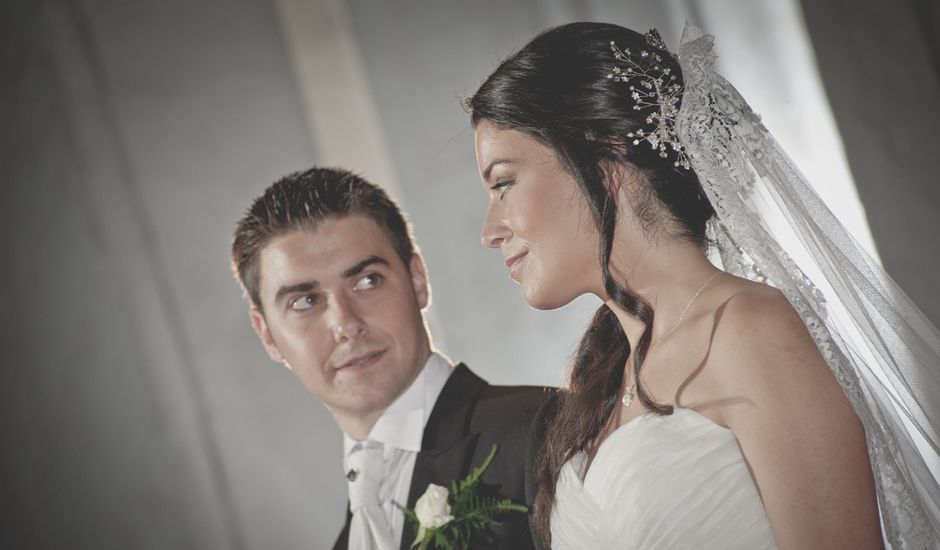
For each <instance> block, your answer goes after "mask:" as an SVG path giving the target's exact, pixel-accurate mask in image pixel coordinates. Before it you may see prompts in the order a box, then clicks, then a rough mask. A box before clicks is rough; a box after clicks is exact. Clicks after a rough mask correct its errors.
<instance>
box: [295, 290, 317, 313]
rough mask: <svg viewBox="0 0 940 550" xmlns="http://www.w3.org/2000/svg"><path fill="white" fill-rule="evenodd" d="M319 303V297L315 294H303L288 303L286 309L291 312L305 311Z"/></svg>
mask: <svg viewBox="0 0 940 550" xmlns="http://www.w3.org/2000/svg"><path fill="white" fill-rule="evenodd" d="M319 303H320V297H319V296H317V295H316V294H304V295H303V296H298V297H297V298H294V299H293V300H291V301H290V303H289V304H288V307H289V308H290V309H291V311H306V310H308V309H310V308H312V307H314V306H316V305H317V304H319Z"/></svg>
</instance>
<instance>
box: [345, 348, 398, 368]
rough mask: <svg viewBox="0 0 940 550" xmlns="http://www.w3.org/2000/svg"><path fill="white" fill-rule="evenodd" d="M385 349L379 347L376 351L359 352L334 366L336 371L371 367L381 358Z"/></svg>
mask: <svg viewBox="0 0 940 550" xmlns="http://www.w3.org/2000/svg"><path fill="white" fill-rule="evenodd" d="M386 351H388V350H387V349H381V350H377V351H370V352H368V353H361V354H359V355H356V356H354V357H351V358H350V359H347V360H346V361H344V362H343V363H341V364H340V365H338V366H337V367H336V370H337V371H344V370H345V371H353V370H362V369H366V368H369V367H371V366H372V365H374V364H375V363H377V362H378V360H379V359H381V358H382V357H383V356H384V355H385V352H386Z"/></svg>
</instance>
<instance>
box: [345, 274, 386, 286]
mask: <svg viewBox="0 0 940 550" xmlns="http://www.w3.org/2000/svg"><path fill="white" fill-rule="evenodd" d="M384 280H385V278H384V277H383V276H382V275H380V274H378V273H369V274H368V275H366V276H364V277H362V278H360V279H359V280H358V281H356V285H355V286H354V287H353V290H369V289H370V288H375V287H377V286H379V285H380V284H382V281H384Z"/></svg>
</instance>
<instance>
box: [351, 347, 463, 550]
mask: <svg viewBox="0 0 940 550" xmlns="http://www.w3.org/2000/svg"><path fill="white" fill-rule="evenodd" d="M453 371H454V367H453V365H452V364H451V363H450V361H449V360H448V359H447V358H446V357H444V356H443V355H440V354H438V353H436V352H435V353H431V356H430V357H429V358H428V361H427V363H425V365H424V368H423V369H421V372H420V373H418V376H417V378H415V381H414V382H412V384H411V386H409V387H408V389H406V390H405V391H404V392H403V393H402V394H401V395H399V396H398V398H397V399H396V400H395V401H393V402H392V404H391V405H389V407H388V408H387V409H385V412H384V413H382V416H381V417H380V418H379V420H378V421H377V422H376V423H375V426H373V427H372V430H371V431H370V432H369V436H368V437H367V438H366V440H367V441H377V442H379V443H382V444H383V445H384V446H385V449H384V454H383V462H384V468H385V470H384V474H385V475H384V481H383V482H382V484H381V486H380V487H379V500H380V501H381V502H382V509H383V510H384V511H385V515H386V517H387V519H388V524H389V525H390V526H391V528H392V534H393V537H394V538H393V540H394V541H395V542H396V545H397V544H398V541H400V540H401V537H402V532H403V531H404V528H405V515H404V514H403V513H402V511H401V510H399V509H398V507H396V506H395V504H394V503H395V502H397V503H399V504H401V505H402V506H407V505H408V491H409V489H410V488H411V475H412V472H413V471H414V466H415V459H416V458H417V456H418V451H420V450H421V440H422V439H423V437H424V426H425V424H427V422H428V418H430V416H431V411H432V410H433V409H434V403H436V402H437V397H438V396H439V395H440V393H441V390H443V389H444V384H446V383H447V379H448V378H449V377H450V375H451V373H452V372H453ZM363 443H364V442H362V441H357V440H355V439H353V438H351V437H349V436H348V435H346V434H343V448H344V452H343V475H345V474H346V472H348V471H349V465H348V459H349V455H350V453H352V452H353V451H354V450H358V448H359V447H361V446H362V445H363ZM408 543H409V544H410V543H411V541H408ZM349 550H358V549H355V548H350V549H349Z"/></svg>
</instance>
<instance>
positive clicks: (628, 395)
mask: <svg viewBox="0 0 940 550" xmlns="http://www.w3.org/2000/svg"><path fill="white" fill-rule="evenodd" d="M722 273H724V271H716V272H715V273H712V275H711V277H709V278H708V279H706V280H705V282H704V283H702V286H700V287H699V288H698V290H697V291H696V292H695V294H693V295H692V299H691V300H689V303H687V304H686V305H685V309H683V310H682V313H681V314H679V320H678V321H676V324H675V325H674V326H673V327H672V328H671V329H669V332H667V333H666V334H663V335H662V336H660V337H659V339H657V340H656V341H655V342H653V345H651V346H650V347H649V348H647V352H649V350H651V349H653V348H655V347H656V346H657V345H659V343H660V342H662V341H663V340H665V339H666V338H667V337H669V335H671V334H672V333H673V332H675V331H676V329H677V328H679V325H681V324H682V321H684V320H685V314H686V313H688V312H689V308H690V307H692V304H693V303H695V299H696V298H698V297H699V294H701V293H702V291H703V290H705V287H707V286H708V283H710V282H712V280H713V279H714V278H715V277H717V276H719V275H721V274H722ZM632 371H633V369H631V368H629V365H628V366H627V372H628V373H629V372H632ZM635 386H636V381H635V380H634V381H631V382H628V383H627V385H626V386H625V387H624V388H623V399H621V400H620V402H621V403H623V406H624V407H629V406H630V405H632V404H633V389H634V387H635Z"/></svg>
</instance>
